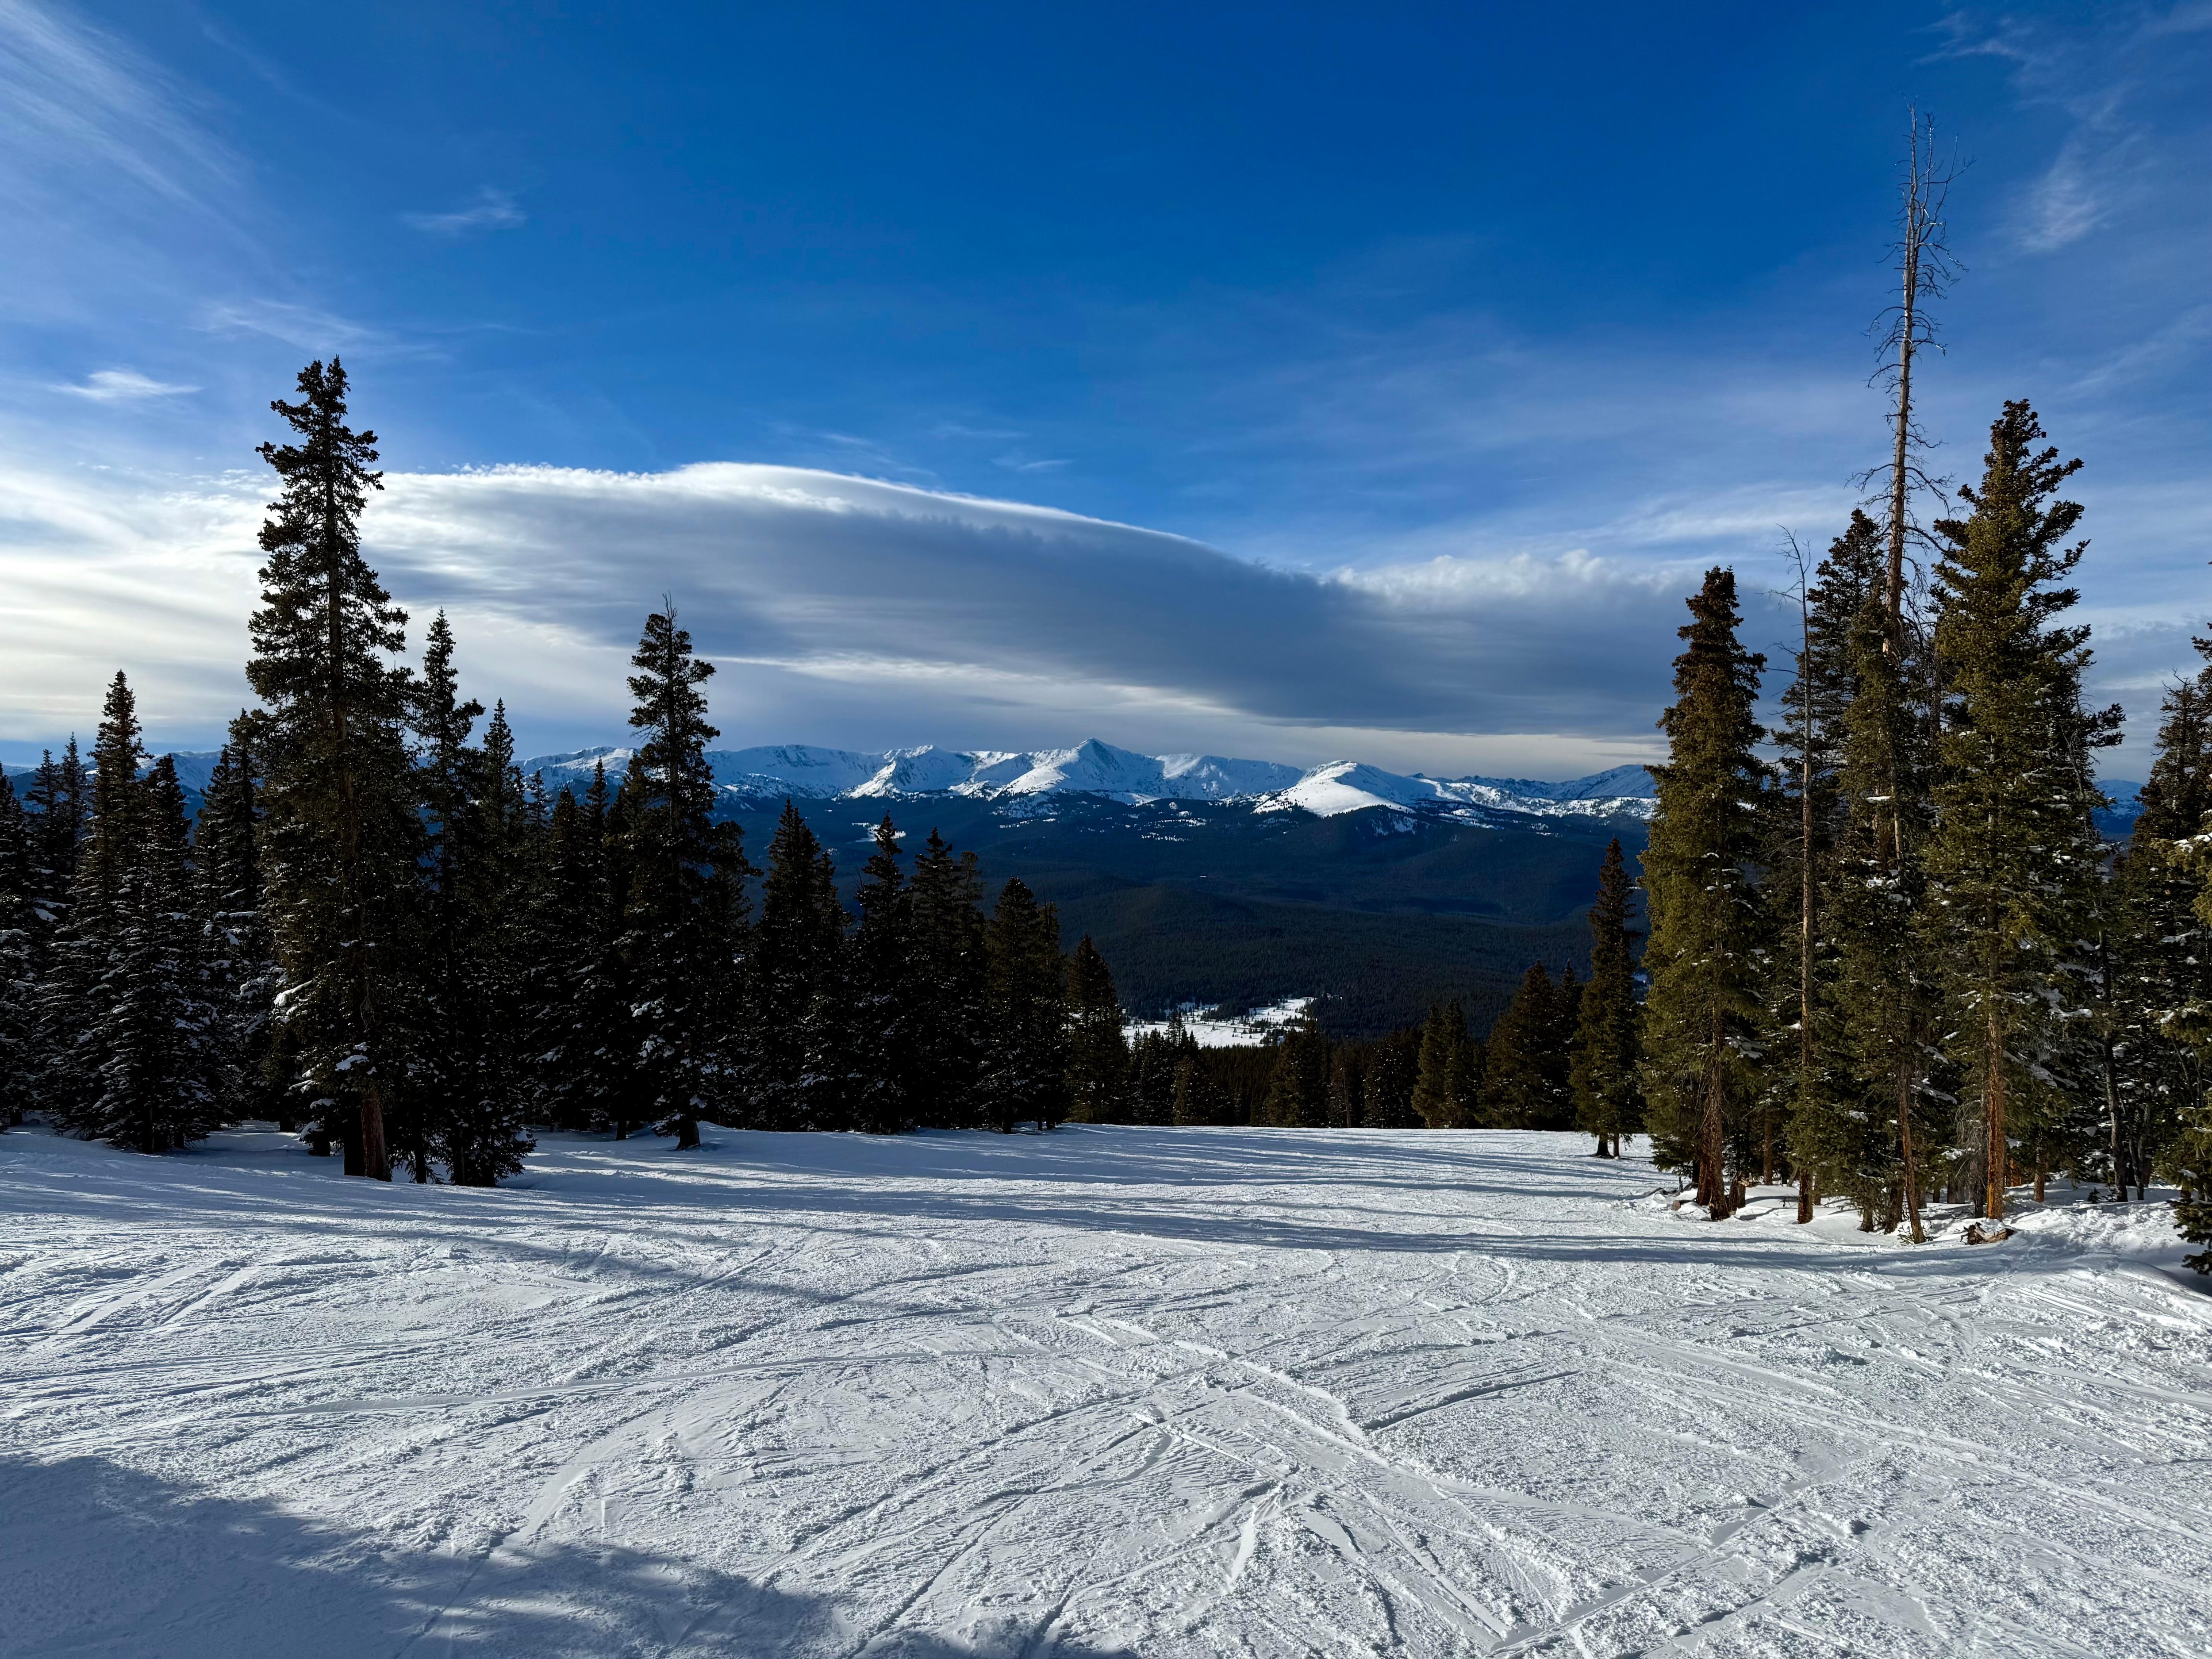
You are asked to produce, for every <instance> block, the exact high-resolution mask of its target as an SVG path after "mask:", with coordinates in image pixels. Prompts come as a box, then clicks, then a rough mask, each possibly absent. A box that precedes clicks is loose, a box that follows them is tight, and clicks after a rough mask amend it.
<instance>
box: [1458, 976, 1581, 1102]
mask: <svg viewBox="0 0 2212 1659" xmlns="http://www.w3.org/2000/svg"><path fill="white" fill-rule="evenodd" d="M1570 978H1571V975H1570ZM1561 1000H1562V998H1561V996H1560V990H1559V987H1557V986H1554V985H1553V983H1552V976H1551V975H1550V974H1549V973H1547V971H1546V970H1545V968H1544V964H1543V963H1541V962H1537V963H1530V964H1529V966H1528V972H1527V973H1525V974H1524V975H1522V978H1521V985H1520V988H1519V989H1518V990H1516V991H1515V993H1514V994H1513V1000H1512V1001H1511V1002H1510V1003H1509V1004H1507V1005H1506V1009H1505V1012H1504V1013H1503V1014H1501V1015H1499V1016H1498V1023H1497V1024H1495V1025H1493V1026H1492V1027H1491V1028H1490V1039H1489V1041H1488V1042H1486V1043H1485V1044H1484V1045H1483V1056H1482V1097H1481V1105H1480V1118H1481V1121H1482V1123H1483V1125H1484V1126H1485V1127H1488V1128H1492V1129H1554V1128H1560V1127H1565V1121H1566V1115H1567V1112H1568V1109H1569V1102H1568V1095H1567V1054H1566V1043H1565V1038H1564V1036H1563V1034H1562V1033H1561V1031H1560V1029H1559V1028H1560V1025H1561V1023H1562V1022H1561V1018H1560V1011H1559V1007H1558V1004H1559V1002H1560V1001H1561ZM1577 1001H1579V998H1577Z"/></svg>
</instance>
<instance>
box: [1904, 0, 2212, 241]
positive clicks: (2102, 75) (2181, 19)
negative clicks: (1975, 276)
mask: <svg viewBox="0 0 2212 1659" xmlns="http://www.w3.org/2000/svg"><path fill="white" fill-rule="evenodd" d="M1941 27H1942V30H1943V32H1944V33H1945V34H1946V36H1947V37H1948V38H1947V40H1946V42H1945V44H1944V46H1942V48H1941V49H1940V50H1939V51H1938V52H1936V54H1935V56H1936V57H1937V58H1996V59H1998V60H2000V61H2002V62H2003V63H2006V64H2009V65H2010V66H2011V68H2012V76H2013V82H2014V86H2015V89H2016V90H2017V92H2018V93H2019V94H2020V95H2021V98H2022V99H2023V100H2026V101H2027V102H2029V103H2031V104H2041V105H2045V106H2054V107H2056V108H2057V109H2059V110H2062V111H2063V112H2065V114H2066V115H2067V116H2068V117H2069V118H2070V124H2071V125H2070V129H2069V131H2068V132H2067V134H2066V136H2065V137H2064V138H2063V140H2062V141H2061V143H2060V144H2059V147H2058V152H2057V155H2054V156H2053V157H2052V158H2051V161H2050V162H2049V163H2048V165H2047V166H2046V167H2045V168H2044V169H2043V170H2042V172H2041V173H2039V174H2038V175H2037V176H2036V177H2035V178H2034V179H2032V180H2031V181H2030V182H2029V183H2028V184H2027V186H2026V187H2025V189H2024V190H2023V191H2022V192H2021V196H2020V197H2019V198H2018V199H2017V201H2016V202H2015V205H2014V212H2013V220H2012V233H2013V236H2014V238H2015V240H2016V241H2017V242H2018V244H2019V245H2020V246H2021V247H2022V248H2023V249H2025V250H2026V251H2027V252H2032V253H2053V252H2057V251H2059V250H2060V249H2062V248H2066V247H2070V246H2073V245H2075V243H2078V242H2080V241H2081V240H2083V239H2084V238H2086V237H2087V236H2089V235H2090V234H2092V233H2093V232H2095V231H2097V230H2098V229H2100V228H2102V227H2105V226H2106V225H2108V224H2110V223H2111V222H2112V221H2113V220H2114V218H2115V217H2116V216H2118V215H2119V214H2121V213H2123V212H2124V211H2125V210H2128V209H2129V208H2130V207H2131V206H2135V205H2137V204H2141V203H2142V201H2143V200H2144V199H2145V198H2146V195H2147V192H2148V189H2149V186H2150V185H2151V183H2152V179H2153V176H2154V174H2155V173H2157V172H2158V170H2159V168H2160V161H2161V157H2160V147H2159V145H2158V143H2157V142H2156V136H2157V133H2156V124H2155V122H2154V119H2153V118H2152V113H2151V112H2152V111H2154V109H2155V108H2156V107H2157V106H2160V104H2162V103H2164V102H2166V100H2171V99H2173V98H2176V97H2177V96H2178V97H2179V98H2181V99H2183V100H2201V98H2202V96H2203V77H2204V71H2205V68H2206V64H2207V57H2208V53H2207V45H2208V42H2212V6H2208V5H2206V4H2204V3H2203V0H2190V3H2187V4H2182V5H2172V6H2166V7H2161V8H2144V9H2136V10H2135V11H2134V12H2133V14H2132V15H2129V14H2128V13H2125V12H2123V13H2120V14H2118V15H2113V14H2110V13H2107V14H2104V15H2098V16H2096V17H2094V18H2093V19H2091V20H2088V21H2082V22H2080V23H2067V22H2053V21H2050V20H2047V19H2043V18H2023V17H2020V16H2015V15H2000V16H1996V17H1994V18H1987V19H1984V17H1981V16H1978V15H1976V14H1974V13H1972V12H1971V11H1959V12H1954V13H1953V14H1952V15H1950V16H1948V17H1947V18H1945V19H1944V20H1943V22H1942V25H1941Z"/></svg>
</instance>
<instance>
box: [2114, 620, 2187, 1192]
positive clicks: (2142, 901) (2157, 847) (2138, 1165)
mask: <svg viewBox="0 0 2212 1659" xmlns="http://www.w3.org/2000/svg"><path fill="white" fill-rule="evenodd" d="M2197 648H2198V649H2199V650H2200V651H2202V652H2204V653H2207V654H2208V655H2212V641H2203V640H2200V641H2198V642H2197ZM2161 712H2162V714H2164V717H2165V718H2164V719H2163V720H2162V721H2161V722H2160V726H2159V732H2158V745H2157V750H2156V752H2155V755H2154V758H2153V759H2152V761H2151V765H2150V775H2149V776H2148V777H2147V778H2146V779H2145V780H2144V781H2143V786H2142V792H2141V794H2140V796H2139V798H2138V805H2139V808H2140V811H2139V814H2138V816H2137V817H2136V821H2135V824H2134V827H2133V829H2132V830H2131V831H2130V835H2129V838H2128V844H2127V847H2126V848H2124V850H2123V851H2122V853H2121V854H2120V856H2119V858H2118V860H2116V861H2115V865H2114V868H2113V872H2112V891H2111V894H2110V897H2111V900H2112V927H2111V929H2110V932H2109V934H2108V936H2107V939H2106V951H2105V959H2104V962H2103V963H2102V964H2101V965H2102V967H2103V969H2104V972H2103V974H2102V975H2100V988H2101V989H2103V990H2104V991H2105V992H2106V1006H2105V1008H2104V1009H2103V1010H2101V1011H2100V1012H2102V1013H2103V1015H2104V1018H2101V1019H2100V1022H2099V1027H2100V1030H2099V1035H2100V1038H2101V1040H2102V1045H2103V1053H2102V1056H2101V1057H2102V1059H2103V1060H2104V1075H2103V1083H2104V1086H2105V1095H2106V1102H2105V1103H2106V1113H2107V1115H2108V1117H2107V1126H2106V1127H2107V1132H2108V1133H2109V1136H2110V1158H2111V1169H2112V1182H2113V1184H2114V1186H2115V1188H2117V1189H2118V1192H2119V1193H2120V1194H2125V1193H2126V1191H2127V1189H2128V1188H2129V1186H2130V1184H2132V1185H2133V1186H2134V1187H2135V1188H2136V1194H2137V1196H2138V1197H2142V1196H2143V1195H2145V1194H2146V1192H2147V1189H2148V1186H2149V1184H2150V1180H2151V1176H2152V1173H2153V1170H2154V1169H2155V1168H2157V1167H2159V1166H2160V1165H2163V1166H2165V1167H2166V1170H2168V1172H2169V1173H2170V1174H2171V1175H2172V1176H2173V1177H2174V1178H2175V1179H2176V1180H2177V1181H2178V1182H2179V1184H2180V1185H2182V1186H2184V1187H2186V1188H2191V1189H2192V1190H2193V1189H2197V1188H2203V1187H2204V1186H2205V1185H2207V1182H2206V1179H2205V1177H2206V1176H2208V1175H2212V1167H2207V1168H2204V1169H2203V1170H2200V1169H2199V1167H2198V1164H2199V1163H2200V1162H2201V1163H2203V1164H2206V1165H2208V1166H2212V1157H2208V1156H2206V1155H2207V1154H2212V1139H2207V1140H2206V1144H2204V1145H2203V1146H2202V1148H2201V1150H2199V1149H2198V1146H2197V1141H2198V1139H2200V1137H2199V1136H2197V1135H2196V1134H2192V1133H2191V1127H2192V1126H2193V1125H2195V1124H2197V1122H2199V1121H2202V1120H2203V1118H2204V1116H2205V1114H2204V1112H2203V1105H2204V1103H2205V1099H2206V1092H2207V1088H2208V1085H2212V1075H2208V1073H2207V1070H2206V1067H2205V1064H2204V1061H2205V1055H2206V1049H2207V1048H2208V1047H2212V929H2208V927H2207V926H2206V923H2205V921H2204V920H2203V918H2202V917H2200V916H2199V915H2197V908H2196V901H2197V894H2198V891H2199V890H2200V887H2201V885H2202V884H2201V882H2200V879H2199V872H2198V868H2197V866H2198V865H2199V863H2200V862H2201V858H2200V856H2199V854H2197V846H2198V845H2201V843H2197V842H2196V838H2197V837H2198V836H2201V835H2203V831H2204V829H2205V815H2206V813H2207V812H2208V811H2212V668H2205V669H2202V670H2199V671H2198V672H2197V675H2196V676H2195V678H2191V679H2187V680H2183V681H2181V682H2180V683H2179V684H2175V685H2173V686H2172V687H2170V688H2169V689H2168V690H2167V691H2166V696H2165V698H2164V702H2163V708H2162V710H2161ZM2192 843H2194V844H2192ZM2176 1152H2179V1153H2180V1156H2179V1158H2177V1157H2175V1156H2174V1154H2175V1153H2176Z"/></svg>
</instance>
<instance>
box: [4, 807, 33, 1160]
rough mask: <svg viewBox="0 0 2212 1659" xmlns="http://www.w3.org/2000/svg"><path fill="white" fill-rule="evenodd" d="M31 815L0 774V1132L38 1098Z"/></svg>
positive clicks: (16, 1121) (16, 1120)
mask: <svg viewBox="0 0 2212 1659" xmlns="http://www.w3.org/2000/svg"><path fill="white" fill-rule="evenodd" d="M36 867H37V866H36V860H35V857H34V855H33V850H32V824H31V819H30V815H29V814H28V813H27V812H25V811H23V803H22V802H21V800H20V799H17V798H16V794H15V785H14V784H13V783H12V782H10V781H9V779H8V777H7V775H5V774H4V773H0V1128H5V1127H9V1126H10V1125H12V1124H16V1123H21V1121H23V1114H24V1113H25V1112H26V1111H27V1110H28V1109H29V1108H30V1106H31V1103H32V1102H33V1099H34V1098H35V1097H36V1093H37V1091H36V1087H35V1083H36V1067H35V1066H34V1063H33V1056H34V1055H35V1054H36V1053H37V1048H36V1046H35V1041H34V1032H35V1029H36V1027H35V1024H34V1022H35V1021H36V1019H37V1017H38V1004H37V998H38V991H39V961H38V938H39V933H40V927H39V921H38V916H37V913H36V909H35V902H36V895H37V887H36V884H35V881H34V878H33V871H34V870H35V868H36Z"/></svg>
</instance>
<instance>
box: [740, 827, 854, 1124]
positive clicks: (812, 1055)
mask: <svg viewBox="0 0 2212 1659" xmlns="http://www.w3.org/2000/svg"><path fill="white" fill-rule="evenodd" d="M846 921H847V917H846V915H845V908H844V906H843V905H842V904H841V903H839V902H838V899H837V882H836V867H835V866H833V865H832V864H831V862H830V860H829V853H828V852H827V851H826V850H825V849H824V848H823V846H822V843H821V842H818V841H817V840H816V839H815V836H814V832H813V830H811V829H809V828H808V827H807V824H806V820H805V818H803V817H800V816H799V809H798V808H797V807H795V806H793V805H792V804H791V802H789V801H788V800H787V801H785V802H784V804H783V816H782V817H781V818H780V819H779V820H778V821H777V823H776V827H775V838H774V839H773V840H772V841H770V842H769V849H768V878H767V881H766V883H765V884H763V890H762V896H761V920H760V931H759V939H758V940H757V945H756V947H755V950H754V957H753V960H754V981H753V998H754V1010H755V1012H754V1023H755V1025H756V1028H757V1031H758V1034H759V1036H758V1047H757V1060H756V1073H755V1078H756V1081H755V1090H754V1092H755V1097H756V1100H757V1121H758V1122H759V1125H760V1127H764V1128H773V1129H843V1128H848V1127H851V1118H850V1112H851V1106H852V1103H851V1100H850V1098H849V1096H848V1089H847V1086H846V1085H847V1081H848V1079H847V1073H848V1066H849V1061H848V1057H847V1054H846V1052H845V1051H846V1048H847V1046H848V1045H847V1025H846V1022H845V1017H844V1000H845V997H846V994H847V987H848V983H849V981H850V975H849V972H848V965H847V952H848V945H847V941H846V938H845V925H846Z"/></svg>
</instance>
